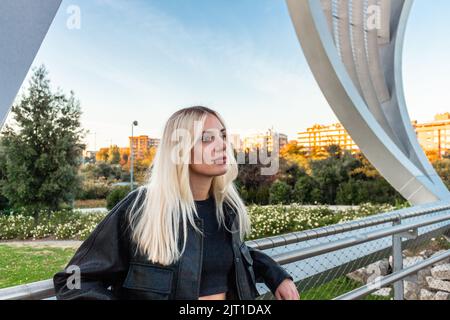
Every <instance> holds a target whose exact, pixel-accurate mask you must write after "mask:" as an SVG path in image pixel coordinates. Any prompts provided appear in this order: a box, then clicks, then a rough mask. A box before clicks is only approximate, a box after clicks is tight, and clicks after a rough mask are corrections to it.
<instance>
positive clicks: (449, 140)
mask: <svg viewBox="0 0 450 320" xmlns="http://www.w3.org/2000/svg"><path fill="white" fill-rule="evenodd" d="M413 126H414V128H415V131H416V135H417V139H418V140H419V143H420V145H421V146H422V148H423V150H424V151H425V152H435V153H436V155H437V156H438V158H440V159H442V156H444V155H446V154H447V153H448V151H449V150H450V113H448V112H447V113H443V114H438V115H436V116H435V117H434V121H431V122H426V123H418V122H417V121H413Z"/></svg>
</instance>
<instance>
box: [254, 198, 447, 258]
mask: <svg viewBox="0 0 450 320" xmlns="http://www.w3.org/2000/svg"><path fill="white" fill-rule="evenodd" d="M422 206H426V207H424V208H417V206H416V207H410V208H404V209H401V210H397V211H393V212H388V213H383V214H380V215H377V216H372V217H365V218H362V219H359V220H356V221H349V222H345V223H340V224H335V225H332V226H326V227H321V228H317V229H312V230H306V231H298V232H292V233H287V234H284V235H277V236H272V237H267V238H262V239H256V240H249V241H247V245H248V246H250V247H252V248H255V249H259V250H265V249H272V248H276V247H281V246H286V245H289V244H294V243H298V242H301V241H307V240H312V239H317V238H321V237H326V236H330V235H336V234H339V233H343V232H349V231H355V230H359V229H363V228H367V227H372V226H376V225H381V224H385V223H390V222H396V221H398V220H402V219H411V218H416V217H420V216H424V215H427V214H430V213H438V212H441V211H446V210H449V209H450V204H449V202H448V200H442V201H439V202H437V205H434V204H433V205H431V206H429V204H426V205H422Z"/></svg>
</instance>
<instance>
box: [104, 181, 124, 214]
mask: <svg viewBox="0 0 450 320" xmlns="http://www.w3.org/2000/svg"><path fill="white" fill-rule="evenodd" d="M129 192H130V187H127V186H123V187H115V188H114V189H113V190H112V191H111V192H110V193H109V194H108V196H107V197H106V208H107V209H108V210H111V209H112V208H114V206H115V205H116V204H118V203H119V202H120V201H121V200H122V199H123V198H125V197H126V196H127V194H128V193H129Z"/></svg>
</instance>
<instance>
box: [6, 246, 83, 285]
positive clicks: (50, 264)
mask: <svg viewBox="0 0 450 320" xmlns="http://www.w3.org/2000/svg"><path fill="white" fill-rule="evenodd" d="M74 253H75V249H72V248H49V247H41V248H35V247H25V246H24V247H22V246H11V245H0V288H6V287H12V286H16V285H20V284H26V283H30V282H35V281H40V280H46V279H50V278H52V277H53V275H54V274H55V273H56V272H58V271H60V270H62V269H64V267H65V266H66V264H67V263H68V262H69V260H70V258H71V257H72V256H73V254H74Z"/></svg>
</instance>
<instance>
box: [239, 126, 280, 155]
mask: <svg viewBox="0 0 450 320" xmlns="http://www.w3.org/2000/svg"><path fill="white" fill-rule="evenodd" d="M276 135H278V143H279V149H281V148H283V147H284V146H285V145H286V144H287V143H288V137H287V135H285V134H283V133H278V132H275V131H274V130H273V129H269V130H267V132H265V133H255V134H252V135H248V136H246V137H244V139H243V140H242V150H244V151H255V150H257V149H263V148H267V151H269V152H271V151H272V150H273V148H274V143H275V141H274V137H275V136H276Z"/></svg>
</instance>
